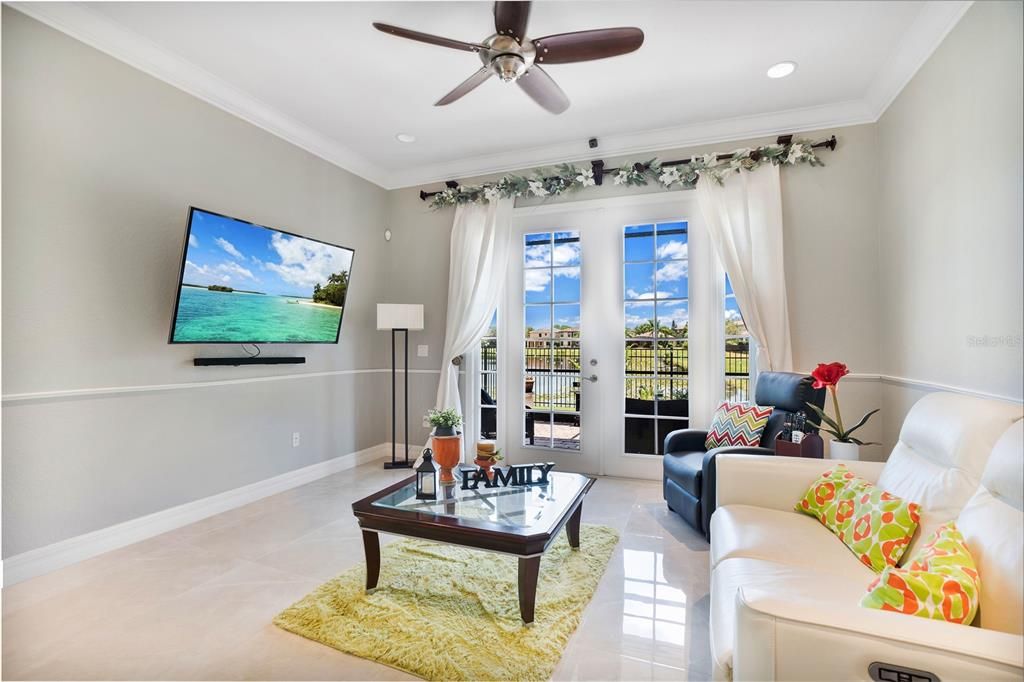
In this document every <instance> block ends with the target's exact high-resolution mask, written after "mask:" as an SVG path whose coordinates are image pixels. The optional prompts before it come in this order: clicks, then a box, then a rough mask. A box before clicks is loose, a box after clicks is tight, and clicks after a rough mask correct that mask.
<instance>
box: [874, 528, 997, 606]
mask: <svg viewBox="0 0 1024 682" xmlns="http://www.w3.org/2000/svg"><path fill="white" fill-rule="evenodd" d="M980 599H981V578H980V576H979V575H978V569H977V567H976V566H975V564H974V558H973V557H971V553H970V552H969V551H967V545H966V544H964V537H963V536H962V535H961V534H960V531H959V530H957V527H956V524H955V523H953V522H950V523H947V524H946V525H944V526H942V527H941V528H939V529H938V530H937V531H935V535H934V536H933V537H932V539H931V541H930V542H929V543H928V544H927V545H925V546H924V547H922V548H921V549H919V550H918V551H917V553H916V554H914V556H912V557H911V559H910V561H909V562H908V563H907V565H906V566H904V567H903V568H897V567H895V566H890V567H889V568H886V569H885V570H884V571H882V574H881V575H880V576H878V577H877V578H875V580H874V582H872V583H871V584H870V585H868V593H867V594H866V595H864V598H863V599H861V601H860V605H861V606H865V607H867V608H870V609H882V610H883V611H896V612H898V613H909V614H911V615H914V616H921V617H923V618H934V619H936V620H944V621H947V622H950V623H962V624H964V625H970V624H971V621H973V620H974V616H975V615H976V614H977V613H978V601H979V600H980Z"/></svg>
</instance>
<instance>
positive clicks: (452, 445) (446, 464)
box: [427, 407, 462, 485]
mask: <svg viewBox="0 0 1024 682" xmlns="http://www.w3.org/2000/svg"><path fill="white" fill-rule="evenodd" d="M427 420H428V421H430V425H431V426H433V427H434V435H433V436H432V437H431V439H430V444H431V448H432V449H433V451H434V461H435V462H437V466H438V467H439V468H440V469H441V476H440V480H441V485H455V476H454V474H453V473H452V470H453V469H454V468H455V467H457V466H458V465H459V461H460V460H461V458H462V439H461V438H459V437H458V434H457V433H456V431H455V429H456V428H457V427H459V426H461V425H462V415H461V414H459V411H458V410H456V409H455V408H452V407H449V408H446V409H443V410H430V411H429V412H427Z"/></svg>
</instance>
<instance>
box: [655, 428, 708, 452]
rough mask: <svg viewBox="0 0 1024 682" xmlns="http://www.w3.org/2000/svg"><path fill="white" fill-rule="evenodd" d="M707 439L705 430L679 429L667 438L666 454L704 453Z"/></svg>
mask: <svg viewBox="0 0 1024 682" xmlns="http://www.w3.org/2000/svg"><path fill="white" fill-rule="evenodd" d="M707 439H708V432H707V431H705V430H703V429H679V430H678V431H673V432H671V433H670V434H668V435H667V436H665V452H704V442H705V441H707Z"/></svg>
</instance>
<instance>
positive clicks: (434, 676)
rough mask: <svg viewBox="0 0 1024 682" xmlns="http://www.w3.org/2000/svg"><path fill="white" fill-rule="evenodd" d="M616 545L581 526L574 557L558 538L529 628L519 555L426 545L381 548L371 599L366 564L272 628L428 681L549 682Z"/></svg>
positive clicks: (607, 531)
mask: <svg viewBox="0 0 1024 682" xmlns="http://www.w3.org/2000/svg"><path fill="white" fill-rule="evenodd" d="M618 540H619V536H618V533H616V532H615V530H613V529H611V528H608V527H607V526H590V525H584V526H582V528H581V529H580V551H578V552H573V551H571V550H570V548H569V543H568V542H567V541H566V538H565V533H564V532H562V533H560V536H559V538H558V540H556V541H555V543H554V544H552V546H551V548H550V549H549V550H548V551H547V553H545V554H544V557H543V558H542V559H541V566H540V580H539V584H538V586H537V607H536V613H535V621H534V623H533V625H532V626H531V627H524V626H523V623H522V621H521V620H520V618H519V598H518V591H517V585H518V582H517V580H518V578H517V576H518V565H519V564H518V560H517V559H516V558H515V557H510V556H505V555H502V554H494V553H491V552H482V551H475V550H471V549H466V548H463V547H456V546H455V545H445V544H437V543H433V542H426V541H422V540H400V541H397V542H394V543H391V544H389V545H387V546H385V547H383V548H382V550H381V569H380V580H379V581H378V583H377V590H376V591H375V592H374V593H373V594H366V593H365V590H364V589H363V588H364V585H365V581H366V568H365V566H362V565H360V566H357V567H355V568H353V569H351V570H348V571H346V572H344V573H342V574H341V575H339V576H338V577H336V578H334V579H333V580H330V581H328V582H326V583H324V584H323V585H321V586H320V587H318V588H317V589H316V590H315V591H313V592H312V593H310V594H308V595H307V596H306V597H304V598H303V599H301V600H300V601H298V602H296V603H295V604H293V605H292V606H290V607H288V608H287V609H285V610H284V611H282V612H281V613H280V614H279V615H278V616H277V618H275V619H274V623H275V624H276V625H278V626H279V627H282V628H284V629H285V630H288V631H290V632H294V633H295V634H297V635H302V636H303V637H306V638H308V639H312V640H313V641H316V642H320V643H321V644H326V645H327V646H330V647H334V648H335V649H338V650H340V651H344V652H346V653H350V654H353V655H355V656H360V657H362V658H367V659H370V660H373V661H377V662H379V663H383V664H385V665H389V666H391V667H393V668H398V669H399V670H404V671H406V672H409V673H412V674H413V675H418V676H420V677H422V678H425V679H428V680H546V679H549V678H550V677H551V673H552V671H553V670H554V669H555V665H557V663H558V660H559V659H560V658H561V656H562V650H563V649H564V648H565V645H566V644H567V643H568V641H569V637H570V635H572V633H573V631H574V630H575V629H576V626H577V625H578V624H579V622H580V617H581V616H582V614H583V609H584V607H586V605H587V602H589V601H590V598H591V597H592V596H593V594H594V590H595V589H596V588H597V583H598V581H599V580H600V579H601V575H602V574H603V573H604V570H605V567H606V566H607V565H608V560H609V558H610V557H611V555H612V550H613V549H614V548H615V545H616V543H617V542H618ZM353 551H356V550H355V548H353Z"/></svg>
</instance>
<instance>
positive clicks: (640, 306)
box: [625, 301, 654, 340]
mask: <svg viewBox="0 0 1024 682" xmlns="http://www.w3.org/2000/svg"><path fill="white" fill-rule="evenodd" d="M625 305H626V338H628V339H650V340H653V339H654V304H653V303H636V302H630V301H627V302H626V304H625Z"/></svg>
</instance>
